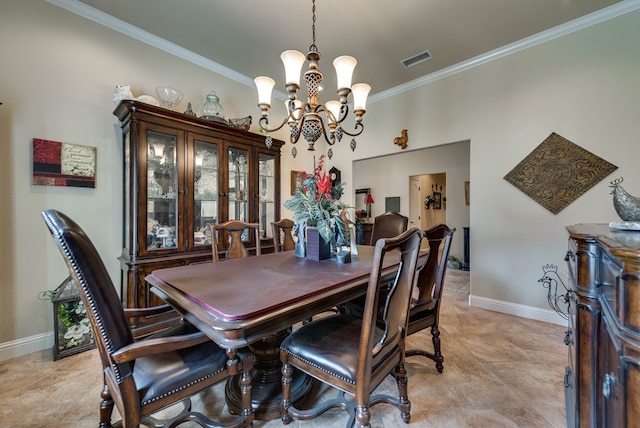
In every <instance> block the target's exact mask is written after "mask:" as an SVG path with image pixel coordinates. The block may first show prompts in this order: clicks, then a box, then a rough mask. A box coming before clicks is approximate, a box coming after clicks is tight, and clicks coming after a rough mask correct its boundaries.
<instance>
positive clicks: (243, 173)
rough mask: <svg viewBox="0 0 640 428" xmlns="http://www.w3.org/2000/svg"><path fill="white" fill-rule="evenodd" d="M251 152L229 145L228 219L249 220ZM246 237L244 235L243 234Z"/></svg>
mask: <svg viewBox="0 0 640 428" xmlns="http://www.w3.org/2000/svg"><path fill="white" fill-rule="evenodd" d="M248 159H249V152H248V151H247V150H244V149H240V148H237V147H229V152H228V162H229V169H228V174H229V187H228V195H229V198H228V200H229V211H228V213H227V219H228V220H240V221H244V222H249V202H248V199H249V195H248V192H249V180H248V176H249V175H248V173H247V170H248V164H247V162H248ZM243 238H244V236H243Z"/></svg>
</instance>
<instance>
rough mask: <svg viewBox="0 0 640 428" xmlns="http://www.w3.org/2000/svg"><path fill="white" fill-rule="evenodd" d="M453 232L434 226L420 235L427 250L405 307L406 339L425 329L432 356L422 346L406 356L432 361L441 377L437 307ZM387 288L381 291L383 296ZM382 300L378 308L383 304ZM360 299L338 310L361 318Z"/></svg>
mask: <svg viewBox="0 0 640 428" xmlns="http://www.w3.org/2000/svg"><path fill="white" fill-rule="evenodd" d="M455 230H456V229H455V228H449V227H448V226H447V225H445V224H437V225H435V226H432V227H430V228H429V229H427V230H425V231H424V235H425V239H426V241H427V245H428V247H429V252H428V253H427V255H426V256H424V257H421V258H420V260H419V262H418V264H419V266H418V269H419V270H420V272H419V273H418V279H417V281H416V287H415V291H414V294H413V296H412V299H411V305H410V307H409V319H408V323H407V335H411V334H413V333H417V332H419V331H421V330H424V329H425V328H429V329H430V330H431V340H432V342H433V352H430V351H427V350H426V349H425V347H424V346H421V348H420V349H410V350H407V351H406V355H407V356H408V357H409V356H414V355H422V356H423V357H427V358H430V359H432V360H433V361H434V362H435V363H436V369H437V370H438V372H440V373H442V370H443V364H442V363H443V362H444V356H443V355H442V351H441V344H440V329H439V327H438V325H439V324H438V323H439V319H440V306H441V304H442V293H443V290H444V278H445V274H446V271H447V258H448V256H449V250H450V249H451V240H452V238H453V234H454V232H455ZM386 290H387V288H386V287H385V288H383V295H384V293H386ZM384 301H385V300H384V298H382V299H381V300H380V304H381V305H382V304H384ZM364 306H365V301H364V299H363V298H358V299H355V300H353V301H351V302H349V303H347V304H345V305H343V306H342V308H341V310H342V311H343V312H346V313H349V314H352V315H355V316H357V317H363V316H364V312H365V308H364Z"/></svg>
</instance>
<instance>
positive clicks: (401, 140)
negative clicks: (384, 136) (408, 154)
mask: <svg viewBox="0 0 640 428" xmlns="http://www.w3.org/2000/svg"><path fill="white" fill-rule="evenodd" d="M407 142H409V135H408V134H407V130H406V129H403V130H402V132H401V135H400V137H396V138H394V139H393V144H395V145H396V146H400V148H401V149H402V150H404V149H406V148H407Z"/></svg>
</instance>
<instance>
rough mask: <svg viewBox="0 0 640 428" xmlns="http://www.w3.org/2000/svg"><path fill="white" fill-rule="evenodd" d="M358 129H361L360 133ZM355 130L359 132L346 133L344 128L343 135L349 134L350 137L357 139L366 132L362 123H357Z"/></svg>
mask: <svg viewBox="0 0 640 428" xmlns="http://www.w3.org/2000/svg"><path fill="white" fill-rule="evenodd" d="M358 128H360V131H358ZM355 129H356V131H357V132H354V133H353V134H352V133H350V132H347V131H345V130H344V128H342V133H343V134H347V135H348V136H350V137H357V136H358V135H360V134H362V132H363V131H364V125H363V124H362V122H356V126H355Z"/></svg>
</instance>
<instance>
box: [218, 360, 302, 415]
mask: <svg viewBox="0 0 640 428" xmlns="http://www.w3.org/2000/svg"><path fill="white" fill-rule="evenodd" d="M310 390H311V377H310V376H307V375H306V374H305V373H302V372H296V373H294V375H293V381H292V382H291V402H292V403H294V404H296V403H297V402H298V401H301V400H303V399H305V398H306V397H307V395H308V393H309V391H310ZM225 398H226V402H227V406H228V407H229V412H230V413H231V414H233V415H238V414H240V413H241V412H242V396H241V394H240V376H234V377H232V378H231V379H229V381H228V382H227V385H226V387H225ZM281 402H282V387H281V386H280V381H278V382H271V383H263V382H255V381H254V382H253V384H252V389H251V405H252V406H253V411H254V414H255V419H256V420H259V421H266V420H270V419H276V418H279V417H280V403H281Z"/></svg>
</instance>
